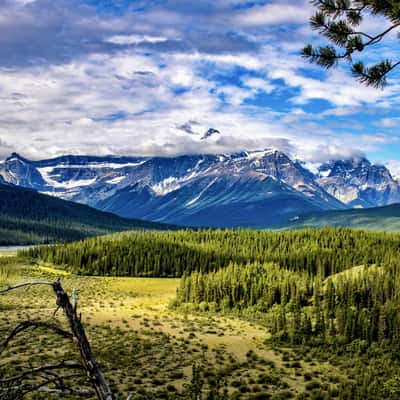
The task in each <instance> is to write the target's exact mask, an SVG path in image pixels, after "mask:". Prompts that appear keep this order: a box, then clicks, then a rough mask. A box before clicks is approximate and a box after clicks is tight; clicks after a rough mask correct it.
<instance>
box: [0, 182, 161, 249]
mask: <svg viewBox="0 0 400 400" xmlns="http://www.w3.org/2000/svg"><path fill="white" fill-rule="evenodd" d="M166 228H167V226H165V225H161V224H156V223H151V222H145V221H140V220H127V219H124V218H120V217H118V216H116V215H113V214H110V213H105V212H101V211H98V210H95V209H93V208H91V207H88V206H85V205H82V204H76V203H72V202H69V201H65V200H61V199H57V198H55V197H51V196H46V195H43V194H40V193H36V192H34V191H32V190H28V189H22V188H19V187H15V186H13V185H4V184H0V245H19V244H35V243H52V242H57V241H69V240H77V239H82V238H85V237H88V236H94V235H100V234H104V233H109V232H118V231H122V230H130V229H166Z"/></svg>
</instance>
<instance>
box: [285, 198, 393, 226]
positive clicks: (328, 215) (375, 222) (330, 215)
mask: <svg viewBox="0 0 400 400" xmlns="http://www.w3.org/2000/svg"><path fill="white" fill-rule="evenodd" d="M324 226H342V227H349V228H360V229H371V230H385V231H400V204H393V205H389V206H385V207H375V208H366V209H359V208H357V209H352V210H334V211H323V212H313V213H306V214H304V215H301V216H299V217H297V218H295V219H294V220H292V221H291V222H290V223H288V224H284V225H283V226H281V227H282V228H285V229H297V228H307V227H312V228H319V227H324Z"/></svg>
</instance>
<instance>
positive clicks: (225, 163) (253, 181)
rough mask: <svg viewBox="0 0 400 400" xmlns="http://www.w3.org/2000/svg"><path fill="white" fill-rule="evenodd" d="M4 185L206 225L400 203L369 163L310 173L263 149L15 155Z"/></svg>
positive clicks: (122, 212) (381, 170) (4, 171)
mask: <svg viewBox="0 0 400 400" xmlns="http://www.w3.org/2000/svg"><path fill="white" fill-rule="evenodd" d="M0 180H3V181H4V182H6V183H11V184H13V185H17V186H22V187H25V188H29V189H33V190H35V191H38V192H41V193H44V194H48V195H52V196H56V197H59V198H62V199H65V200H71V201H74V202H78V203H83V204H86V205H89V206H92V207H95V208H97V209H99V210H102V211H107V212H111V213H114V214H117V215H119V216H121V217H126V218H140V219H144V220H150V221H157V222H164V223H172V224H179V225H183V226H208V227H239V226H241V227H252V228H257V227H258V228H263V227H277V226H280V225H282V224H287V223H288V222H290V221H296V219H298V218H299V217H300V216H301V215H303V214H305V213H312V212H322V211H327V210H328V211H332V210H346V209H351V208H370V207H378V206H386V205H390V204H394V203H398V202H400V184H399V182H397V180H396V179H395V178H393V176H392V175H391V173H390V171H389V170H388V169H387V168H386V167H385V166H381V165H374V164H372V163H371V162H369V161H368V160H367V159H366V158H363V157H358V158H351V159H348V160H332V161H329V162H327V163H324V164H321V165H319V166H318V168H316V169H314V170H313V172H312V171H311V170H310V169H308V168H307V164H306V163H304V162H301V161H299V160H293V159H291V158H290V157H289V156H288V155H286V154H285V153H283V152H281V151H278V150H275V149H266V150H262V151H248V152H246V151H243V152H240V153H234V154H217V155H207V154H205V155H182V156H177V157H118V156H104V157H95V156H78V155H67V156H61V157H57V158H53V159H47V160H39V161H37V160H28V159H26V158H24V157H22V156H20V155H19V154H16V153H13V154H12V155H11V156H10V157H8V158H7V159H6V160H4V161H3V162H1V163H0Z"/></svg>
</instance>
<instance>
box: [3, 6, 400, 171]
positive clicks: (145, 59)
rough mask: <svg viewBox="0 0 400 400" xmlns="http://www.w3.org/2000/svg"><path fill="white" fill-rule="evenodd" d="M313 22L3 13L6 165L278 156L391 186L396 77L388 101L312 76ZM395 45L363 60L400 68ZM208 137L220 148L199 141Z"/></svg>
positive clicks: (243, 10)
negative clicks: (307, 53) (388, 61)
mask: <svg viewBox="0 0 400 400" xmlns="http://www.w3.org/2000/svg"><path fill="white" fill-rule="evenodd" d="M312 13H313V8H312V6H311V5H310V4H309V1H308V0H290V1H289V0H286V1H278V0H270V1H262V0H259V1H243V0H214V1H208V0H197V1H187V0H170V1H167V0H137V1H128V0H100V1H98V0H87V1H77V0H4V1H2V2H1V3H0V42H1V45H0V96H1V99H2V111H3V112H2V115H1V117H0V156H1V157H5V156H7V155H8V154H9V153H11V152H12V151H18V152H20V153H22V154H24V155H25V156H27V157H32V158H36V159H38V158H43V157H51V156H55V155H60V154H65V153H79V154H124V155H176V154H183V153H203V152H207V153H210V152H212V153H215V152H226V153H227V152H232V151H238V150H243V149H248V150H250V149H259V148H265V147H276V148H279V149H281V150H283V151H285V152H287V153H289V154H290V155H291V156H292V157H297V158H301V159H303V160H306V161H307V162H309V163H319V162H323V161H326V160H329V159H333V158H346V157H350V156H352V155H360V154H366V155H367V156H368V157H369V158H371V160H373V161H375V162H381V163H385V164H388V165H390V167H391V168H392V169H393V171H395V172H396V173H397V172H398V171H400V161H399V160H400V156H399V150H400V143H399V138H400V136H399V127H400V112H399V111H400V110H399V108H400V105H399V96H400V72H399V71H396V72H395V73H393V74H391V76H390V79H389V83H390V85H389V86H388V87H387V88H386V89H385V90H384V91H382V90H376V89H373V88H366V87H363V86H360V85H359V84H358V83H357V82H355V81H354V80H353V79H352V78H351V76H350V73H349V71H348V68H342V67H341V68H338V69H335V70H331V71H328V72H326V71H323V70H321V69H320V68H318V67H315V66H312V65H309V64H308V63H307V62H305V61H304V60H302V59H301V57H300V56H299V52H300V50H301V48H302V47H303V46H304V45H305V44H307V43H309V42H314V43H322V42H321V38H318V37H316V36H315V34H313V33H312V31H311V30H310V28H309V24H308V19H309V17H310V15H311V14H312ZM385 24H386V22H385V21H384V20H380V19H376V18H372V17H368V18H366V20H365V21H364V22H363V29H365V30H368V31H371V32H377V31H378V30H380V29H382V28H384V27H385ZM399 44H400V43H399V40H398V38H397V37H396V33H395V32H394V33H393V35H392V36H390V37H389V38H387V40H386V41H385V42H384V43H382V44H381V45H380V46H379V47H377V48H375V49H373V51H372V52H371V53H369V54H368V56H367V58H366V60H367V61H368V62H370V63H373V62H374V61H376V60H379V59H380V58H381V57H392V58H394V59H396V58H397V59H398V58H400V46H399ZM209 128H215V129H218V130H219V131H220V134H215V135H214V136H212V137H210V138H208V139H207V140H201V138H202V137H203V135H204V133H205V132H206V131H207V130H208V129H209Z"/></svg>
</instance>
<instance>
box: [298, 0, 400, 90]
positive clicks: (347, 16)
mask: <svg viewBox="0 0 400 400" xmlns="http://www.w3.org/2000/svg"><path fill="white" fill-rule="evenodd" d="M312 3H313V4H314V5H315V6H316V7H317V11H316V13H315V14H314V15H313V16H312V17H311V19H310V25H311V27H312V29H313V30H315V31H317V32H318V33H319V34H320V35H322V36H325V37H326V38H327V39H328V40H329V41H330V42H331V43H332V45H327V46H319V47H313V46H312V45H307V46H305V47H304V49H303V51H302V55H303V57H304V58H307V59H308V60H309V61H310V62H312V63H316V64H317V65H320V66H322V67H324V68H331V67H334V66H337V65H338V63H339V61H341V60H344V61H346V62H348V63H350V64H351V70H352V73H353V75H354V77H355V78H356V79H358V80H359V81H360V82H361V83H363V84H366V85H369V86H374V87H377V88H379V87H384V86H385V85H386V83H387V82H386V77H387V75H388V74H389V73H390V72H391V71H392V70H393V69H394V68H396V67H397V66H399V65H400V62H393V61H391V60H382V61H381V62H378V63H377V64H375V65H373V66H371V67H367V66H365V65H364V63H363V62H362V61H354V57H355V56H356V55H357V54H358V53H361V52H363V51H365V49H367V48H369V47H372V46H374V45H376V44H378V43H380V42H381V41H382V40H383V39H384V38H385V36H387V35H388V34H389V33H390V32H391V31H393V30H396V29H399V28H400V3H399V2H398V1H397V0H385V1H382V0H314V1H312ZM371 15H373V16H378V17H384V18H385V19H387V20H388V22H389V27H388V26H384V27H383V28H382V31H381V32H379V33H368V32H363V31H361V29H360V24H361V23H362V21H363V20H364V19H365V17H368V16H371Z"/></svg>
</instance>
